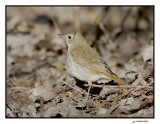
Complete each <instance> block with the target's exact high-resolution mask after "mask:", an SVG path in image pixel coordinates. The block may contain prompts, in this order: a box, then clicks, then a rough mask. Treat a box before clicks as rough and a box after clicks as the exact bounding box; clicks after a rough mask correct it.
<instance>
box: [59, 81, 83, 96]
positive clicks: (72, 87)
mask: <svg viewBox="0 0 160 124" xmlns="http://www.w3.org/2000/svg"><path fill="white" fill-rule="evenodd" d="M61 81H62V82H63V83H65V84H66V85H68V86H69V87H71V88H73V89H74V90H77V91H78V92H81V93H82V91H80V90H79V89H76V88H75V87H73V86H71V85H70V84H68V83H67V82H65V81H63V80H61Z"/></svg>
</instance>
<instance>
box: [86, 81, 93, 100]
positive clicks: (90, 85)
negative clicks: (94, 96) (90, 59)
mask: <svg viewBox="0 0 160 124" xmlns="http://www.w3.org/2000/svg"><path fill="white" fill-rule="evenodd" d="M88 84H89V88H88V92H87V100H88V99H89V94H90V90H91V87H92V82H91V81H89V82H88Z"/></svg>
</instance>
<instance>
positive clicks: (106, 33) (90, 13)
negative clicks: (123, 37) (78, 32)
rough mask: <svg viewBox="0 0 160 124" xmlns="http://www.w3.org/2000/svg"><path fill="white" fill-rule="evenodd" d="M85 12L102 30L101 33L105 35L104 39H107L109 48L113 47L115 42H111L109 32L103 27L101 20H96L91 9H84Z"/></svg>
mask: <svg viewBox="0 0 160 124" xmlns="http://www.w3.org/2000/svg"><path fill="white" fill-rule="evenodd" d="M86 12H87V14H88V16H89V17H90V18H91V19H92V20H94V21H95V22H96V23H97V24H98V25H99V28H100V29H101V30H102V31H103V33H104V34H105V36H106V39H107V40H108V42H109V44H110V45H111V47H110V48H111V49H115V44H114V43H113V41H112V39H111V37H110V35H109V32H108V31H107V29H106V28H105V27H104V25H103V23H102V21H100V20H98V19H97V18H96V17H95V15H94V14H93V13H92V12H91V11H89V10H88V9H87V10H86Z"/></svg>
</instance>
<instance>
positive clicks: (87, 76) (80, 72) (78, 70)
mask: <svg viewBox="0 0 160 124" xmlns="http://www.w3.org/2000/svg"><path fill="white" fill-rule="evenodd" d="M67 62H68V66H69V70H70V72H71V73H72V74H73V75H74V76H75V77H76V78H78V79H79V80H82V81H87V82H88V81H92V82H93V81H97V80H99V79H101V78H106V77H105V76H104V75H97V74H96V73H95V72H94V71H93V70H91V69H88V68H87V67H85V66H82V65H79V64H78V63H76V62H74V61H73V59H72V56H71V55H70V54H67Z"/></svg>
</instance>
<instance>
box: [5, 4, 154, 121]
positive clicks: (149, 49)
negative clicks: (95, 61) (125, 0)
mask: <svg viewBox="0 0 160 124" xmlns="http://www.w3.org/2000/svg"><path fill="white" fill-rule="evenodd" d="M6 12H7V13H6V52H7V54H6V58H7V62H6V66H7V67H6V71H7V72H6V117H7V118H13V117H14V118H17V117H53V118H60V117H65V118H68V117H75V118H76V117H80V118H83V117H88V118H91V117H103V118H107V117H109V118H110V117H115V118H117V117H118V118H121V117H125V118H126V117H127V118H128V117H154V66H153V63H154V58H153V46H154V34H153V31H154V27H153V25H154V14H153V12H154V8H153V7H151V6H147V7H145V6H143V7H140V6H139V7H122V6H121V7H112V6H109V7H107V6H106V7H105V6H103V7H73V6H72V7H58V6H57V7H54V6H53V7H13V6H12V7H11V6H8V7H7V11H6ZM70 31H77V32H81V33H82V35H83V36H84V37H85V38H86V40H87V42H88V44H89V45H90V46H91V47H92V48H94V49H95V50H96V51H97V53H98V54H99V55H100V56H101V57H102V58H103V60H104V61H106V62H107V63H108V65H109V66H110V68H111V69H112V71H113V72H114V73H116V74H117V75H118V77H120V78H122V79H125V80H126V81H127V82H128V85H118V84H117V83H116V82H114V81H109V82H104V81H102V80H100V81H99V83H97V82H94V83H93V85H94V86H93V88H92V89H91V92H90V99H89V100H88V102H87V104H86V103H85V100H86V97H87V95H86V94H87V91H88V83H87V82H83V81H80V80H78V79H76V78H74V77H73V76H72V75H71V74H70V73H68V66H67V61H66V60H67V58H66V54H67V45H66V43H65V41H64V40H63V39H61V38H60V37H59V36H58V35H57V34H58V33H67V32H70ZM84 73H85V72H84Z"/></svg>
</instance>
